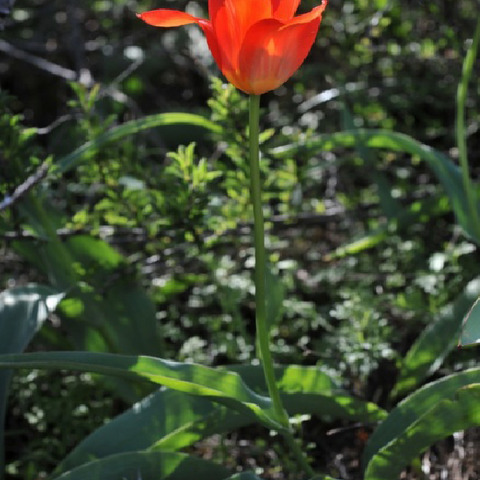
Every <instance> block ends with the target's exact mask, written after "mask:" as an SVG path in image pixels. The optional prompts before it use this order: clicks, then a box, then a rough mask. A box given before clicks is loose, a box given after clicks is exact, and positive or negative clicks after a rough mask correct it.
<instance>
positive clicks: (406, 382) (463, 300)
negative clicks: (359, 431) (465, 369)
mask: <svg viewBox="0 0 480 480" xmlns="http://www.w3.org/2000/svg"><path fill="white" fill-rule="evenodd" d="M479 295H480V279H476V280H472V281H471V282H470V283H469V284H468V285H467V286H466V288H465V290H464V291H463V293H462V294H461V295H460V296H459V297H458V298H457V299H456V300H455V302H453V304H451V305H448V306H446V307H445V308H443V309H442V310H441V312H440V314H439V315H438V317H437V318H436V319H435V321H433V322H432V323H431V324H430V325H428V326H427V328H426V329H425V330H424V331H423V332H422V334H421V335H420V336H419V337H418V338H417V340H416V341H415V343H414V344H413V345H412V347H411V348H410V350H409V351H408V352H407V354H406V356H405V358H404V359H403V362H402V366H401V368H400V372H399V377H398V380H397V383H396V385H395V387H394V388H393V390H392V393H391V396H392V398H395V397H399V396H402V395H405V394H406V393H408V392H409V391H411V390H412V389H413V388H415V387H416V386H418V385H420V383H421V382H422V381H423V380H425V378H426V377H428V376H429V375H431V374H432V373H433V372H434V371H435V370H437V369H438V368H439V367H440V365H441V364H442V362H443V360H444V359H445V357H446V356H447V355H448V353H450V352H451V351H452V349H453V348H455V346H456V345H457V342H458V338H459V337H460V332H461V329H462V319H463V318H464V316H465V314H466V313H467V311H468V309H469V308H470V306H471V305H472V303H473V302H474V300H475V299H476V298H477V297H478V296H479Z"/></svg>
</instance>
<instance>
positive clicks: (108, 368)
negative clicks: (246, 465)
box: [0, 352, 282, 430]
mask: <svg viewBox="0 0 480 480" xmlns="http://www.w3.org/2000/svg"><path fill="white" fill-rule="evenodd" d="M24 367H25V368H39V369H70V370H79V371H89V372H95V373H101V374H105V375H115V376H118V377H121V378H126V379H133V380H135V379H145V380H149V381H151V382H153V383H157V384H159V385H164V386H166V387H169V388H172V389H174V390H178V391H181V392H184V393H188V394H190V395H197V396H202V397H207V398H210V399H212V400H214V401H217V402H220V403H222V404H225V405H227V406H229V407H230V408H234V409H240V411H245V409H248V410H251V411H252V412H254V413H255V415H256V416H257V418H258V419H259V420H260V421H262V422H263V423H265V424H266V425H268V426H269V427H270V428H274V429H276V430H281V429H282V426H281V424H279V423H278V422H277V421H276V420H275V416H274V413H273V410H272V404H271V400H270V398H268V397H264V396H261V395H259V394H257V393H255V392H254V391H253V390H251V389H250V388H249V387H248V386H247V385H246V384H245V383H244V382H243V381H242V379H241V377H240V376H239V375H238V374H236V373H234V372H230V371H224V370H219V369H214V368H209V367H205V366H202V365H197V364H185V363H180V362H173V361H170V360H163V359H160V358H155V357H145V356H135V355H115V354H108V353H93V352H48V353H46V352H39V353H29V354H23V355H0V368H24Z"/></svg>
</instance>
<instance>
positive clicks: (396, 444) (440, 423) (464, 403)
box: [365, 383, 480, 480]
mask: <svg viewBox="0 0 480 480" xmlns="http://www.w3.org/2000/svg"><path fill="white" fill-rule="evenodd" d="M436 399H437V403H436V404H435V405H434V406H433V407H432V408H430V409H428V410H427V411H425V412H424V413H423V414H422V415H420V416H419V417H417V418H416V419H415V420H414V421H413V422H412V423H411V424H410V425H408V427H407V428H405V429H404V430H402V431H401V432H400V433H399V434H397V435H395V436H394V437H393V438H392V440H391V441H390V442H389V443H388V444H386V445H385V446H384V447H383V448H381V449H380V450H379V451H378V452H377V453H376V454H375V455H374V456H373V457H372V458H371V460H370V462H369V463H368V465H367V469H366V472H365V480H385V479H386V478H399V476H400V474H401V472H402V470H403V468H404V467H406V466H407V465H409V464H410V463H411V462H412V461H413V460H415V458H417V457H418V455H420V454H421V453H422V452H423V451H425V450H426V449H427V448H428V447H429V446H430V445H432V444H433V443H435V442H436V441H438V440H442V439H443V438H445V437H447V436H448V435H451V434H452V433H455V432H457V431H459V430H464V429H466V428H469V427H474V426H479V425H480V409H479V408H478V405H479V402H480V384H478V383H477V384H470V385H466V386H463V387H460V388H457V389H455V390H454V391H453V392H451V394H450V395H449V396H447V397H445V396H442V397H441V399H440V398H438V396H437V397H436Z"/></svg>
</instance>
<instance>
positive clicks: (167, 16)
mask: <svg viewBox="0 0 480 480" xmlns="http://www.w3.org/2000/svg"><path fill="white" fill-rule="evenodd" d="M137 17H138V18H140V19H142V20H143V21H144V22H145V23H148V24H149V25H153V26H154V27H180V26H182V25H189V24H191V23H198V22H199V20H201V19H199V18H197V17H194V16H192V15H190V14H188V13H186V12H180V11H178V10H170V9H168V8H159V9H157V10H150V11H149V12H144V13H137Z"/></svg>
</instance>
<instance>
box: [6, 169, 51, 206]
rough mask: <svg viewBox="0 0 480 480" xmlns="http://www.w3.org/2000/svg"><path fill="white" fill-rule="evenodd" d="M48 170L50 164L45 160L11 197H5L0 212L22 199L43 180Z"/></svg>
mask: <svg viewBox="0 0 480 480" xmlns="http://www.w3.org/2000/svg"><path fill="white" fill-rule="evenodd" d="M49 168H50V162H49V161H48V160H46V161H45V162H43V163H42V164H41V165H40V166H39V167H38V168H37V170H36V171H35V173H34V174H32V175H30V176H29V177H28V178H27V179H26V180H25V181H24V182H23V183H22V184H21V185H19V186H18V187H17V188H16V189H15V190H14V192H13V193H12V194H11V195H7V196H6V197H5V198H4V199H3V201H2V202H0V212H1V211H2V210H6V209H7V208H9V207H11V206H12V205H14V204H15V203H16V202H18V201H19V200H20V199H21V198H22V197H24V196H25V195H26V194H27V193H28V192H29V191H30V190H31V189H32V188H33V187H34V186H35V185H37V184H38V183H40V182H41V181H42V179H43V178H45V177H46V176H47V173H48V170H49Z"/></svg>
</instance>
